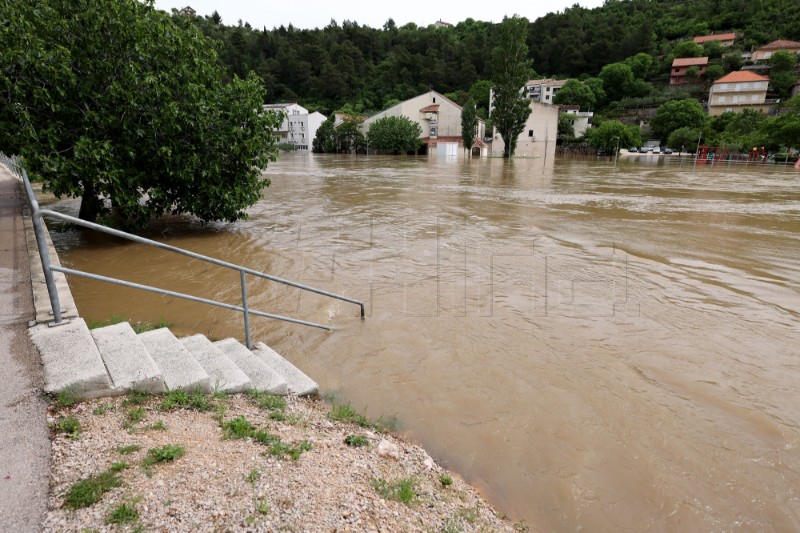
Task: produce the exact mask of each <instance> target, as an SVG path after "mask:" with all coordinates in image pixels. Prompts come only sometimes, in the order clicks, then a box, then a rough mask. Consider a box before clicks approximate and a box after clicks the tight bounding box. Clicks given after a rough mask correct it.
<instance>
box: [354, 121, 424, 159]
mask: <svg viewBox="0 0 800 533" xmlns="http://www.w3.org/2000/svg"><path fill="white" fill-rule="evenodd" d="M420 135H422V128H421V127H420V125H419V124H417V123H416V122H414V121H412V120H411V119H409V118H408V117H403V116H399V117H397V116H390V117H384V118H381V119H378V120H376V121H375V122H373V123H372V125H371V126H370V128H369V131H368V132H367V139H369V144H370V146H372V147H373V148H374V149H375V150H378V151H379V152H389V153H392V154H404V153H408V152H416V151H417V150H418V149H419V146H420V143H421V141H420V138H419V137H420Z"/></svg>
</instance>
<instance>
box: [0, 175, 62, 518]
mask: <svg viewBox="0 0 800 533" xmlns="http://www.w3.org/2000/svg"><path fill="white" fill-rule="evenodd" d="M22 197H23V193H22V187H21V183H20V182H19V181H17V180H16V179H15V178H14V177H13V176H11V174H9V173H8V171H7V170H6V168H5V167H3V166H0V377H1V378H2V382H0V532H6V531H8V532H12V531H13V532H26V531H40V530H41V524H42V521H43V520H44V515H45V513H46V511H47V489H48V483H49V475H50V463H49V461H50V440H49V436H48V429H47V419H46V409H47V404H46V402H45V401H44V400H43V398H42V395H41V388H42V369H41V363H40V359H39V354H38V352H37V351H36V349H35V348H34V347H33V345H32V344H31V343H30V340H29V339H28V334H27V323H28V321H29V320H32V319H33V317H34V311H33V297H32V295H31V281H30V279H31V273H30V268H29V263H28V252H27V247H26V245H25V233H24V229H23V225H22V215H21V211H22V208H21V206H22Z"/></svg>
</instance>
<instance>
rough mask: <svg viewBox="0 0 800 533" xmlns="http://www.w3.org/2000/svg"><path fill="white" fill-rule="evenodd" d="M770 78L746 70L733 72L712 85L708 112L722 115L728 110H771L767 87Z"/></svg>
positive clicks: (712, 114) (765, 111) (713, 114)
mask: <svg viewBox="0 0 800 533" xmlns="http://www.w3.org/2000/svg"><path fill="white" fill-rule="evenodd" d="M768 86H769V78H768V77H766V76H760V75H758V74H755V73H753V72H749V71H746V70H739V71H736V72H731V73H730V74H728V75H726V76H723V77H721V78H720V79H718V80H717V81H715V82H714V84H713V85H712V86H711V91H710V92H709V94H708V114H709V115H711V116H716V115H721V114H722V113H725V112H726V111H733V112H735V113H736V112H739V111H742V110H744V109H756V110H758V111H762V112H764V113H767V112H769V103H768V102H767V88H768Z"/></svg>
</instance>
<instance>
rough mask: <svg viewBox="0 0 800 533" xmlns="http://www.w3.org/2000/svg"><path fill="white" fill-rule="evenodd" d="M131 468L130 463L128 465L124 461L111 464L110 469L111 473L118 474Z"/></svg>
mask: <svg viewBox="0 0 800 533" xmlns="http://www.w3.org/2000/svg"><path fill="white" fill-rule="evenodd" d="M130 467H131V465H129V464H128V463H126V462H124V461H116V462H113V463H111V466H110V467H109V468H108V469H109V470H110V471H111V472H114V473H115V474H116V473H119V472H122V471H123V470H126V469H128V468H130Z"/></svg>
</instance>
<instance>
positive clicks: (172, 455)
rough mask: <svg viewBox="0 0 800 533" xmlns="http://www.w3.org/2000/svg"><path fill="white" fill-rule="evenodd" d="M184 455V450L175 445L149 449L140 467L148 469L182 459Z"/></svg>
mask: <svg viewBox="0 0 800 533" xmlns="http://www.w3.org/2000/svg"><path fill="white" fill-rule="evenodd" d="M185 453H186V449H185V448H184V447H183V446H180V445H177V444H165V445H164V446H161V447H160V448H150V449H149V450H148V451H147V457H146V458H145V460H144V462H142V465H143V466H145V467H148V466H151V465H154V464H156V463H166V462H170V461H174V460H175V459H178V458H179V457H182V456H183V454H185Z"/></svg>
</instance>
